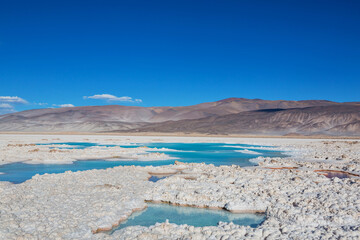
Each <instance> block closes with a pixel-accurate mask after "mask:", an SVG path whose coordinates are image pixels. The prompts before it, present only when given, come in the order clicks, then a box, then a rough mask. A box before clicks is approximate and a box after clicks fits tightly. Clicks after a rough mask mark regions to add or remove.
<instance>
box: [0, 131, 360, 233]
mask: <svg viewBox="0 0 360 240" xmlns="http://www.w3.org/2000/svg"><path fill="white" fill-rule="evenodd" d="M70 141H71V142H76V141H79V142H80V141H81V142H97V143H105V144H131V143H134V142H161V141H163V142H226V143H246V144H257V145H266V146H276V147H278V148H279V149H282V150H287V151H289V153H290V154H291V157H289V158H285V159H284V158H282V159H280V158H275V159H270V158H261V157H260V158H258V159H257V161H258V162H259V166H258V167H246V168H240V167H239V166H220V167H215V166H213V165H206V164H194V163H191V164H184V163H181V162H177V163H176V164H175V165H170V166H162V167H149V166H148V167H115V168H112V169H106V170H89V171H84V172H66V173H62V174H47V175H41V176H39V175H37V176H35V177H33V178H32V179H30V180H28V181H26V182H24V183H21V184H11V183H8V182H1V183H0V215H1V219H0V236H2V237H3V238H4V239H241V238H245V239H264V238H266V239H289V238H292V239H319V238H324V239H339V238H344V239H359V238H360V235H359V231H360V192H359V187H360V180H359V178H358V177H356V176H355V175H356V174H359V171H360V167H359V162H360V142H357V141H356V140H348V139H347V140H324V139H321V140H316V139H279V138H277V139H272V138H249V139H246V138H213V137H161V136H156V137H151V136H143V137H142V136H131V137H126V136H100V135H96V136H87V135H11V134H9V135H0V148H1V161H2V163H9V162H16V161H23V160H24V159H28V160H30V161H32V158H33V156H36V155H32V154H36V153H39V152H42V151H41V150H39V151H35V152H30V153H29V150H31V149H33V148H39V146H31V145H29V144H34V143H54V142H70ZM19 144H23V146H21V147H20V146H19ZM24 144H27V145H26V146H24ZM16 145H17V146H16ZM41 147H43V146H41ZM44 147H48V146H44ZM98 150H99V151H98V152H96V149H95V150H94V149H92V150H86V149H84V152H83V153H82V154H84V155H85V156H87V155H91V156H92V157H95V158H96V157H98V156H99V157H103V156H105V155H106V156H112V155H113V154H116V153H117V151H120V150H119V149H118V150H116V151H115V150H114V149H111V148H109V149H107V148H104V149H98ZM87 151H90V152H87ZM121 151H122V150H121ZM124 151H125V152H124V153H123V154H125V155H126V154H135V155H136V154H137V153H130V152H126V151H127V150H124ZM128 151H134V150H128ZM78 153H79V152H71V151H70V152H68V153H62V152H51V153H50V152H49V151H47V150H46V151H45V148H44V150H43V155H41V157H38V158H37V160H36V162H42V161H44V162H46V161H48V160H49V159H50V158H49V157H51V156H53V158H52V161H53V162H54V163H56V162H57V161H58V162H63V161H72V160H73V159H75V158H76V157H77V154H78ZM69 159H70V160H69ZM329 169H333V170H339V171H344V172H351V173H353V174H354V176H352V177H351V178H345V179H339V178H327V177H325V176H324V175H322V174H319V172H315V170H329ZM155 172H156V173H173V175H172V176H170V177H167V178H165V179H162V180H160V181H158V182H155V183H154V182H150V181H148V178H149V177H150V174H149V173H155ZM174 173H175V174H174ZM146 201H153V202H164V203H170V204H179V205H191V206H196V207H210V208H224V209H225V210H228V211H233V212H265V213H266V216H267V219H266V220H265V222H264V223H263V224H262V225H261V226H260V227H258V228H250V227H245V226H237V225H234V224H231V223H221V224H219V225H218V226H213V227H193V226H187V225H176V224H171V223H166V222H165V223H159V224H157V225H154V226H151V227H140V226H133V227H128V228H125V229H121V230H118V231H115V232H114V234H112V235H108V234H106V233H103V232H102V230H108V229H111V228H112V227H113V226H116V225H117V224H119V223H120V222H121V221H122V220H124V219H126V218H127V217H128V216H129V215H130V214H131V213H132V212H133V211H136V210H139V209H143V208H145V207H146Z"/></svg>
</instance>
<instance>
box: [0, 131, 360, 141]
mask: <svg viewBox="0 0 360 240" xmlns="http://www.w3.org/2000/svg"><path fill="white" fill-rule="evenodd" d="M0 135H81V136H122V137H126V136H129V137H135V136H144V137H159V136H160V137H205V138H206V137H213V138H280V139H282V138H285V139H337V140H341V139H346V140H359V139H360V136H332V135H308V136H307V135H300V136H290V135H252V134H249V135H248V134H204V133H182V132H175V133H162V132H140V133H136V132H124V133H108V132H0Z"/></svg>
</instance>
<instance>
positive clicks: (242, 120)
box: [136, 104, 360, 136]
mask: <svg viewBox="0 0 360 240" xmlns="http://www.w3.org/2000/svg"><path fill="white" fill-rule="evenodd" d="M136 131H137V132H192V133H194V132H195V133H210V134H258V135H286V134H295V133H296V134H303V135H312V134H328V135H347V136H359V135H360V105H359V104H339V105H330V106H318V107H306V108H292V109H264V110H256V111H247V112H241V113H237V114H228V115H224V116H212V117H208V118H201V119H192V120H181V121H175V122H174V121H168V122H164V123H156V124H151V125H148V126H145V127H141V128H138V129H136Z"/></svg>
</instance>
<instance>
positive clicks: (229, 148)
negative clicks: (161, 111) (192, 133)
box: [0, 142, 285, 183]
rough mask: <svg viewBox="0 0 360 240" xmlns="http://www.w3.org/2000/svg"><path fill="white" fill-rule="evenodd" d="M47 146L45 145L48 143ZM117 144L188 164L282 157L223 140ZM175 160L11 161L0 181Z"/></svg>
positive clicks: (84, 144) (1, 169)
mask: <svg viewBox="0 0 360 240" xmlns="http://www.w3.org/2000/svg"><path fill="white" fill-rule="evenodd" d="M56 144H66V145H70V147H64V148H78V149H83V148H88V147H93V146H119V145H101V144H96V143H87V142H76V143H73V142H66V143H56ZM48 145H49V144H48ZM120 146H121V147H126V148H134V147H140V146H147V147H149V148H155V147H156V148H167V149H173V150H178V151H176V152H175V151H157V152H163V153H166V154H168V155H170V156H172V157H177V158H179V159H177V160H178V161H182V162H189V163H190V162H191V163H202V162H204V163H206V164H214V165H215V166H219V165H232V164H235V165H239V166H242V167H244V166H253V165H255V164H254V163H252V162H250V161H249V159H251V158H256V157H258V156H264V157H284V156H285V155H284V154H283V153H282V152H279V151H273V150H258V149H256V150H253V149H249V150H252V151H256V152H257V153H258V154H246V153H240V152H236V150H241V149H246V148H249V147H260V146H256V145H246V144H224V143H148V144H133V145H120ZM174 162H175V160H160V161H133V160H131V161H104V160H86V161H75V162H74V163H73V164H26V163H11V164H5V165H1V166H0V172H2V173H4V174H0V181H10V182H13V183H21V182H24V181H26V180H28V179H30V178H31V177H32V176H34V175H35V174H44V173H63V172H65V171H85V170H90V169H106V168H111V167H115V166H130V165H135V166H149V165H152V166H162V165H169V164H174Z"/></svg>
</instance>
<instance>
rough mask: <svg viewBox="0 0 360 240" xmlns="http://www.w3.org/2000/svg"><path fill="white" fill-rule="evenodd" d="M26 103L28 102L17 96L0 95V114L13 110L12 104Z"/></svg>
mask: <svg viewBox="0 0 360 240" xmlns="http://www.w3.org/2000/svg"><path fill="white" fill-rule="evenodd" d="M18 104H28V102H27V101H26V100H25V99H23V98H21V97H17V96H0V114H5V113H12V112H15V107H14V105H18Z"/></svg>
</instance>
